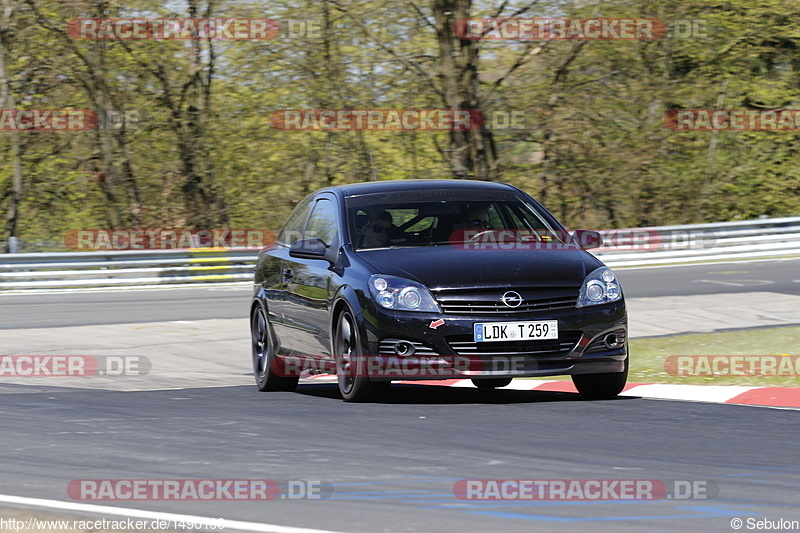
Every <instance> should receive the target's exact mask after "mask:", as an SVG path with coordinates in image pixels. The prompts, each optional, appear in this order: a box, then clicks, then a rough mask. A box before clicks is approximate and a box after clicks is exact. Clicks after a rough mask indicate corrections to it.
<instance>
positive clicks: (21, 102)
mask: <svg viewBox="0 0 800 533" xmlns="http://www.w3.org/2000/svg"><path fill="white" fill-rule="evenodd" d="M106 4H107V2H99V1H98V0H70V1H69V2H64V1H62V0H28V1H27V2H25V3H21V4H20V5H21V7H20V8H19V9H18V10H17V12H16V13H15V15H14V19H13V20H12V21H11V23H12V27H13V30H14V31H15V32H16V34H15V37H16V38H15V40H14V46H13V47H12V49H11V50H10V56H9V60H8V70H9V75H10V87H11V90H12V91H13V92H14V95H15V97H16V100H17V107H24V108H37V107H38V108H48V109H56V108H64V107H66V108H70V107H72V108H88V109H95V108H98V107H106V108H112V109H118V110H132V111H137V112H139V113H140V115H141V117H142V120H141V122H140V124H139V125H138V127H136V128H131V129H128V130H127V131H125V132H124V133H121V132H111V133H109V134H107V135H106V136H105V137H104V136H103V135H101V134H100V132H98V131H92V132H82V133H22V134H21V135H22V140H23V143H22V144H23V146H22V148H23V177H24V182H23V199H22V205H21V213H22V215H21V220H20V226H19V228H20V237H21V238H22V239H50V240H58V239H60V236H61V235H62V234H63V232H64V231H66V230H68V229H76V228H93V227H108V226H109V224H111V223H112V221H113V220H115V217H117V218H118V220H119V224H121V225H123V226H130V225H138V226H142V227H167V226H172V227H176V226H192V225H197V224H202V223H207V224H218V225H221V224H227V225H228V226H233V227H267V228H275V227H277V226H278V225H279V224H280V222H281V221H282V219H283V218H285V216H286V214H287V213H288V211H289V210H290V209H291V208H292V207H293V206H294V205H295V204H296V203H297V202H298V201H299V200H300V199H302V197H303V196H305V195H306V194H308V193H309V192H311V191H313V190H315V189H317V188H320V187H324V186H327V185H337V184H342V183H349V182H356V181H366V180H371V179H374V177H376V176H377V178H378V179H409V178H443V179H447V178H449V177H450V176H451V175H452V173H451V169H450V166H449V163H448V157H447V155H446V154H447V152H446V150H447V148H448V146H449V145H448V142H449V141H448V136H447V134H446V133H428V132H411V131H408V132H296V131H281V130H278V129H276V128H275V127H273V126H272V124H271V122H270V119H271V117H272V114H273V113H274V112H275V111H276V110H281V109H298V108H329V109H346V108H354V109H357V108H361V109H389V108H413V109H426V108H440V107H442V97H441V94H439V93H438V92H437V91H438V90H439V89H438V87H439V85H438V84H439V67H440V65H441V58H439V57H437V54H438V48H437V46H436V39H435V33H434V31H433V29H432V25H431V21H432V20H433V14H432V13H433V12H432V9H433V7H432V6H433V2H428V3H420V2H418V3H411V2H409V3H404V2H394V1H390V0H366V1H365V0H361V1H355V0H337V1H335V2H334V1H331V0H326V1H321V2H320V1H313V0H284V1H281V2H270V3H269V5H268V6H266V7H265V4H264V3H263V2H260V1H259V2H254V1H247V0H224V1H217V2H213V3H212V2H203V1H199V0H196V1H192V2H169V3H166V4H165V3H164V2H159V1H155V0H141V1H139V2H136V5H135V7H128V4H127V3H114V4H113V5H115V6H123V5H124V6H125V7H114V8H108V7H102V6H105V5H106ZM211 4H213V6H214V11H213V13H212V16H225V17H228V16H230V17H271V18H275V19H279V20H287V19H295V20H303V21H309V20H315V21H320V22H321V26H320V27H321V28H322V30H321V33H318V34H315V35H312V36H307V37H303V38H294V39H288V38H277V39H274V40H269V41H228V42H225V41H216V42H210V43H209V42H201V43H199V44H198V45H197V47H196V48H195V49H193V46H192V43H191V42H189V41H99V42H95V41H82V40H73V39H70V38H68V37H67V36H65V34H64V29H65V28H66V24H67V22H68V21H69V20H71V19H74V18H77V17H92V16H107V17H124V16H132V15H136V16H148V17H186V16H189V15H188V11H187V10H186V6H187V5H195V6H197V8H198V13H200V14H201V15H202V14H203V13H204V12H205V10H206V9H207V8H208V7H209V5H211ZM494 4H496V3H492V2H488V1H476V2H474V5H473V8H472V9H473V11H472V13H473V16H476V17H477V16H490V15H494V14H495V11H494V10H495V9H496V6H494ZM526 4H528V2H524V3H523V2H513V1H512V2H509V3H508V5H507V8H506V10H505V11H503V12H502V15H506V16H507V15H510V14H512V13H514V12H515V10H516V9H518V8H519V7H521V6H523V5H526ZM565 5H567V6H568V7H564V6H565ZM165 6H168V7H165ZM33 8H36V10H37V11H36V12H34V10H33ZM101 8H102V9H106V11H104V12H103V13H102V14H98V10H101ZM417 8H419V9H417ZM536 9H537V11H535V12H532V11H528V12H525V13H523V14H522V15H520V16H524V17H529V18H530V17H534V16H574V17H584V16H591V17H621V16H624V17H647V18H659V19H662V20H664V21H666V22H667V23H668V24H672V23H674V22H675V21H677V20H702V21H705V24H706V26H705V27H706V28H707V32H708V38H697V37H695V38H685V39H677V38H673V39H669V38H667V39H660V40H656V41H588V42H585V43H580V42H577V41H560V42H559V41H553V42H536V43H529V42H514V41H486V42H482V43H481V50H480V56H479V57H480V59H479V62H478V64H477V65H476V68H477V70H478V73H479V83H480V86H479V94H480V95H481V109H482V110H483V111H484V112H485V113H491V112H494V111H512V110H513V111H522V112H524V116H525V124H526V128H525V129H524V130H511V129H496V130H495V131H493V138H494V142H495V146H496V150H497V158H498V160H497V161H498V167H497V173H498V175H499V178H500V179H501V180H503V181H507V182H509V183H512V184H515V185H517V186H520V187H522V188H523V189H525V190H527V191H528V192H530V193H531V194H533V195H534V196H535V197H537V198H539V199H540V200H542V201H543V202H544V203H545V205H546V206H547V207H548V208H550V209H551V210H552V211H554V212H555V213H556V215H557V216H559V217H561V218H562V220H563V221H564V222H565V224H567V225H569V226H572V227H577V226H594V227H625V226H639V225H648V224H668V223H693V222H704V221H723V220H733V219H746V218H753V217H757V216H759V215H762V214H766V215H770V216H781V215H791V214H797V213H800V163H799V162H798V157H797V155H798V153H797V152H798V143H797V141H798V137H799V136H798V134H795V133H790V132H717V133H714V132H675V131H672V130H669V129H668V128H667V127H665V123H664V114H665V113H666V112H667V111H669V110H673V109H701V108H708V109H712V108H716V107H722V108H732V109H769V108H798V107H800V102H798V98H797V89H796V88H797V87H798V85H799V84H800V74H799V73H800V55H798V53H797V52H798V47H799V46H800V29H798V27H797V25H796V24H794V23H793V22H794V21H796V20H798V17H800V5H795V4H794V3H792V2H779V1H777V0H762V1H760V2H752V1H748V0H728V1H726V2H719V1H712V0H680V1H679V0H659V1H654V0H607V1H604V2H601V3H599V4H598V3H597V2H588V1H587V2H571V3H564V2H559V1H556V0H550V1H544V2H540V3H539V4H538V5H537V7H536ZM173 10H174V11H173ZM513 65H517V67H516V68H512V66H513ZM204 91H207V93H206V92H204ZM204 94H208V97H209V98H208V101H206V100H204V97H203V95H204ZM206 104H208V105H207V107H206ZM193 110H194V111H193ZM198 110H199V111H198ZM104 143H105V144H104ZM107 155H110V160H109V159H108V158H107V157H106V156H107ZM10 157H11V156H10V150H9V140H8V138H7V136H6V135H5V134H3V133H1V132H0V161H2V163H0V216H5V214H6V213H7V212H8V206H9V201H10V195H9V191H10V187H11V171H10V167H11V161H10ZM126 165H127V166H126ZM126 168H130V170H131V175H130V176H129V177H126V174H125V169H126ZM187 169H188V170H187ZM190 170H191V171H192V172H195V173H196V177H195V178H191V176H190ZM192 179H196V180H197V183H199V185H198V187H199V188H198V189H197V190H196V191H195V193H196V194H197V195H196V196H192V191H191V188H190V185H191V184H192V183H193V182H192ZM198 195H199V196H198ZM193 198H201V199H202V201H207V202H208V204H207V205H199V206H196V205H193V203H194V201H195V200H193ZM205 215H207V216H205ZM210 221H213V222H210Z"/></svg>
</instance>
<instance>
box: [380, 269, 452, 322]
mask: <svg viewBox="0 0 800 533" xmlns="http://www.w3.org/2000/svg"><path fill="white" fill-rule="evenodd" d="M369 292H370V294H372V298H373V299H374V300H375V302H376V303H377V304H378V305H380V306H381V307H384V308H386V309H394V310H397V311H423V312H427V313H441V312H442V311H441V309H439V306H438V305H437V303H436V300H434V299H433V295H432V294H431V293H430V291H429V290H428V289H427V288H426V287H425V286H424V285H422V284H421V283H417V282H415V281H411V280H408V279H403V278H398V277H395V276H383V275H381V274H373V275H372V276H370V278H369Z"/></svg>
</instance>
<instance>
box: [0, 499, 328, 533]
mask: <svg viewBox="0 0 800 533" xmlns="http://www.w3.org/2000/svg"><path fill="white" fill-rule="evenodd" d="M0 503H10V504H14V505H25V506H32V507H45V508H48V509H61V510H64V511H78V512H84V513H97V514H103V515H112V516H124V517H126V518H144V519H148V520H171V521H184V522H193V523H196V524H203V525H205V526H212V525H213V526H218V525H219V519H218V518H208V517H205V516H194V515H187V514H175V513H162V512H158V511H143V510H141V509H126V508H124V507H106V506H105V505H92V504H88V503H75V502H62V501H58V500H42V499H39V498H24V497H21V496H9V495H5V494H0ZM224 525H225V528H224V529H223V530H222V531H230V530H235V531H255V532H257V533H338V532H336V531H332V530H328V529H309V528H304V527H292V526H280V525H277V524H260V523H258V522H242V521H238V520H228V519H227V518H226V519H225V521H224Z"/></svg>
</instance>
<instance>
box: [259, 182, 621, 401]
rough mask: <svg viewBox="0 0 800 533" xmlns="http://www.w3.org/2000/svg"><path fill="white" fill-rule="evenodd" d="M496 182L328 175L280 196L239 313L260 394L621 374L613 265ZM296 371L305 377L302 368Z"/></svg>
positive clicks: (593, 384) (583, 379) (581, 237)
mask: <svg viewBox="0 0 800 533" xmlns="http://www.w3.org/2000/svg"><path fill="white" fill-rule="evenodd" d="M600 242H601V238H600V235H599V234H598V233H596V232H593V231H588V230H576V231H575V232H574V233H573V234H569V233H568V232H567V231H566V230H565V229H564V228H563V227H562V226H561V225H560V224H559V223H558V221H557V220H556V219H555V218H554V217H553V216H552V215H551V214H550V213H549V212H548V211H547V210H546V209H545V208H544V207H542V206H541V205H540V204H539V203H537V202H536V201H535V200H534V199H532V198H531V197H530V196H528V195H527V194H525V193H524V192H522V191H521V190H519V189H517V188H515V187H512V186H510V185H506V184H499V183H489V182H479V181H462V180H405V181H383V182H370V183H359V184H354V185H344V186H340V187H329V188H326V189H322V190H320V191H317V192H315V193H313V194H311V195H310V196H308V197H307V198H305V199H304V200H303V201H302V202H300V203H299V204H298V205H297V207H296V208H295V209H294V211H293V212H292V214H291V215H290V216H289V218H288V220H287V221H286V223H285V224H284V226H283V228H282V229H281V230H280V232H279V234H278V236H277V242H276V244H275V246H274V247H272V248H270V249H267V250H264V251H262V252H261V254H260V255H259V258H258V263H257V265H256V269H255V282H254V292H253V301H252V306H251V310H250V317H251V320H250V324H251V331H252V344H253V368H254V372H255V378H256V383H257V385H258V388H259V389H260V390H262V391H269V390H293V389H294V388H295V387H296V386H297V383H298V379H299V377H300V375H301V373H302V372H306V373H309V372H310V373H323V372H327V373H336V374H337V375H338V383H339V389H340V391H341V394H342V396H343V397H344V399H345V400H348V401H362V400H365V399H369V398H374V397H376V394H377V393H380V392H383V391H385V390H387V389H388V388H389V386H390V383H391V381H392V380H430V379H437V380H439V379H450V378H458V379H464V378H469V379H472V381H473V383H474V384H475V385H476V386H477V387H480V388H495V387H503V386H505V385H508V384H509V383H510V382H511V379H512V378H515V377H529V376H554V375H571V376H572V380H573V382H574V383H575V386H576V387H577V389H578V391H579V392H580V393H581V394H582V395H583V396H585V397H588V398H611V397H614V396H616V395H617V394H619V393H620V392H621V391H622V389H623V387H624V385H625V382H626V380H627V374H628V349H627V343H626V334H627V314H626V310H625V303H624V299H623V295H622V291H621V287H620V285H619V282H618V281H617V279H616V276H615V275H614V273H613V272H612V271H611V270H610V269H609V268H607V267H606V266H605V265H603V263H602V262H600V261H599V260H598V259H596V258H595V257H593V256H592V255H591V254H589V253H588V252H586V251H585V249H586V248H592V247H596V246H598V245H599V243H600ZM304 375H305V374H304Z"/></svg>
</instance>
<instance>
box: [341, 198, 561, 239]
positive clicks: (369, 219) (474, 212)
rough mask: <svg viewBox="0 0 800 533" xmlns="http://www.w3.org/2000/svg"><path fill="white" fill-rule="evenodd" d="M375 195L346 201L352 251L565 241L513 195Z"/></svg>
mask: <svg viewBox="0 0 800 533" xmlns="http://www.w3.org/2000/svg"><path fill="white" fill-rule="evenodd" d="M460 192H461V191H453V190H446V191H418V192H413V193H406V192H401V193H389V194H387V193H376V194H366V195H360V196H356V197H349V198H347V199H346V205H347V218H348V226H349V228H350V241H351V242H352V243H353V246H354V248H355V249H356V250H364V249H373V248H390V247H415V246H448V245H453V244H458V243H463V242H465V241H469V240H471V239H476V238H477V239H480V238H485V237H486V236H488V237H489V238H492V237H493V236H496V235H498V234H500V233H502V236H503V239H504V240H508V239H509V236H512V237H513V238H514V239H516V240H523V241H537V242H565V239H567V238H568V237H567V236H566V234H565V232H564V230H562V229H560V228H557V227H555V226H554V225H553V224H551V223H550V222H548V218H547V217H546V216H545V215H544V214H543V213H542V212H541V211H540V208H537V206H536V205H534V204H532V203H530V202H527V201H525V200H524V199H523V198H522V197H520V196H518V195H516V194H513V193H505V192H502V193H488V194H487V192H486V191H480V192H479V193H477V192H476V191H463V193H461V194H460Z"/></svg>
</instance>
